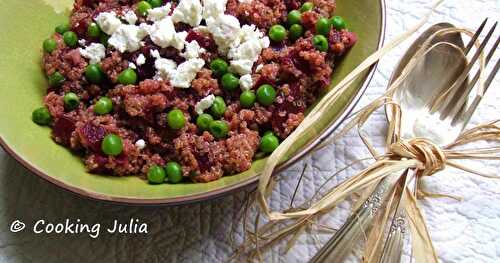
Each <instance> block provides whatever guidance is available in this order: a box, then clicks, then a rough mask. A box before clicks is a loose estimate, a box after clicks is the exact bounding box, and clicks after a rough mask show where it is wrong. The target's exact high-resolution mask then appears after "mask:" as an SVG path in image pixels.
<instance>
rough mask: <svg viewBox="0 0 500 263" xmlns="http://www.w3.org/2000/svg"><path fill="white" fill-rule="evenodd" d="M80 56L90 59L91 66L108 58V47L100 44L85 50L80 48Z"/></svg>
mask: <svg viewBox="0 0 500 263" xmlns="http://www.w3.org/2000/svg"><path fill="white" fill-rule="evenodd" d="M80 54H81V55H82V56H83V57H84V58H87V59H89V63H90V64H97V63H99V62H101V60H102V59H103V58H105V57H106V47H104V45H102V44H99V43H92V44H90V46H88V47H86V48H85V49H83V48H80Z"/></svg>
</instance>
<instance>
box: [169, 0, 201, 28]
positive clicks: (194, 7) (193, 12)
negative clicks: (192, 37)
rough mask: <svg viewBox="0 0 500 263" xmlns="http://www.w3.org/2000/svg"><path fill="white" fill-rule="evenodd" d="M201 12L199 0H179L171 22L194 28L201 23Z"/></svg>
mask: <svg viewBox="0 0 500 263" xmlns="http://www.w3.org/2000/svg"><path fill="white" fill-rule="evenodd" d="M202 11H203V6H201V3H200V0H181V1H180V2H179V4H178V5H177V7H176V8H175V10H174V12H173V13H172V20H173V21H174V22H175V23H177V22H183V23H186V24H188V25H190V26H192V27H195V26H197V25H199V24H200V23H201V19H202Z"/></svg>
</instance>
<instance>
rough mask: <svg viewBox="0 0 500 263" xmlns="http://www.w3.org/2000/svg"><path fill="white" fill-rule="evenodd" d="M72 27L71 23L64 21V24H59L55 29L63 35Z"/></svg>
mask: <svg viewBox="0 0 500 263" xmlns="http://www.w3.org/2000/svg"><path fill="white" fill-rule="evenodd" d="M70 29H71V26H70V25H69V23H64V24H61V25H58V26H57V27H56V29H55V31H56V32H57V33H59V34H61V35H62V34H64V33H66V32H68V31H69V30H70Z"/></svg>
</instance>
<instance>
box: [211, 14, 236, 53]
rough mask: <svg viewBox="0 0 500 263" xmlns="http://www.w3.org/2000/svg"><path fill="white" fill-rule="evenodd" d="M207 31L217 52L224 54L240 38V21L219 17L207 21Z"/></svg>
mask: <svg viewBox="0 0 500 263" xmlns="http://www.w3.org/2000/svg"><path fill="white" fill-rule="evenodd" d="M207 27H208V31H210V33H211V34H212V37H213V38H214V41H215V43H216V44H217V46H218V47H219V52H221V53H226V52H227V50H229V48H230V47H231V45H235V43H234V41H235V40H237V39H238V38H239V36H240V30H241V28H240V21H239V20H238V19H237V18H236V17H234V16H231V15H220V16H218V17H216V18H210V19H207Z"/></svg>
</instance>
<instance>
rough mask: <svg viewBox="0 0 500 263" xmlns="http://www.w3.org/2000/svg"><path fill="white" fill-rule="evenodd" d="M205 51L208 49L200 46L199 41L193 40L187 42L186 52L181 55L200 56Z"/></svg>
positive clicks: (187, 57) (184, 56) (190, 57)
mask: <svg viewBox="0 0 500 263" xmlns="http://www.w3.org/2000/svg"><path fill="white" fill-rule="evenodd" d="M205 51H206V50H205V49H204V48H202V47H200V44H198V42H197V41H191V42H189V43H187V44H186V50H185V51H184V53H181V57H183V58H185V59H192V58H199V57H200V55H201V54H203V53H205Z"/></svg>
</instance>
